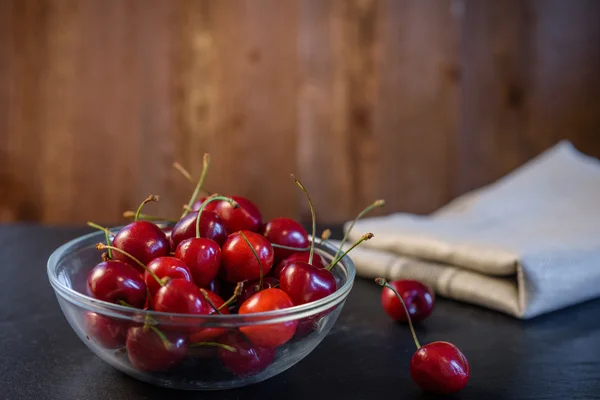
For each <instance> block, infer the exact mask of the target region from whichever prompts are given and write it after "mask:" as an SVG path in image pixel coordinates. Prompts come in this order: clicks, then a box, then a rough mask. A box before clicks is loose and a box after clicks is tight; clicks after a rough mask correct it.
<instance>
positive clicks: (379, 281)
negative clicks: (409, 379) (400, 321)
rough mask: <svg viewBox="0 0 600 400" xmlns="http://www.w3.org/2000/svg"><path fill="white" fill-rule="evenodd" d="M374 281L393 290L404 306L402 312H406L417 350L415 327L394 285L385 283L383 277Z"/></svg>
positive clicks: (418, 345) (417, 342)
mask: <svg viewBox="0 0 600 400" xmlns="http://www.w3.org/2000/svg"><path fill="white" fill-rule="evenodd" d="M375 283H377V284H378V285H379V286H384V287H387V288H388V289H390V290H391V291H392V292H394V294H395V295H396V297H397V298H398V300H400V303H402V307H403V308H404V312H405V313H406V318H408V325H409V326H410V332H411V333H412V337H413V340H414V341H415V345H416V346H417V350H418V349H420V348H421V344H420V343H419V340H418V339H417V334H416V333H415V328H414V327H413V324H412V320H411V318H410V313H409V312H408V308H406V303H404V300H403V299H402V296H400V295H399V294H398V292H397V291H396V289H394V287H393V286H392V285H390V284H389V283H387V281H386V280H385V279H384V278H376V279H375Z"/></svg>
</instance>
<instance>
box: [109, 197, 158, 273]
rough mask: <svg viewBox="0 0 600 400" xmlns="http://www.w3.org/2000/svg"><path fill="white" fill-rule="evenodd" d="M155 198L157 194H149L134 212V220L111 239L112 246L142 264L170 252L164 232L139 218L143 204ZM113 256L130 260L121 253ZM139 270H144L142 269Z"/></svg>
mask: <svg viewBox="0 0 600 400" xmlns="http://www.w3.org/2000/svg"><path fill="white" fill-rule="evenodd" d="M157 199H158V197H157V196H150V197H148V198H147V199H146V200H144V202H142V204H140V207H139V208H138V210H137V212H136V216H135V220H134V221H133V222H132V223H130V224H129V225H126V226H125V227H123V228H122V229H121V230H120V231H119V232H118V233H117V234H116V236H115V237H114V239H113V241H112V245H113V246H115V247H117V248H119V249H121V250H123V251H125V252H127V253H129V254H131V255H132V256H134V257H135V258H137V259H138V260H140V261H141V262H142V263H143V264H144V265H146V264H148V263H149V262H150V261H152V260H153V259H155V258H157V257H162V256H168V255H169V252H170V245H169V240H168V239H167V236H166V235H165V232H164V231H163V230H162V229H161V228H160V227H158V226H157V225H156V224H153V223H152V222H149V221H140V220H139V214H140V211H141V209H142V207H143V206H144V204H146V203H148V202H150V201H156V200H157ZM113 258H114V259H115V260H121V261H125V262H131V259H130V258H129V257H128V256H126V255H124V254H122V253H116V254H114V256H113ZM139 271H140V272H144V271H143V269H140V270H139Z"/></svg>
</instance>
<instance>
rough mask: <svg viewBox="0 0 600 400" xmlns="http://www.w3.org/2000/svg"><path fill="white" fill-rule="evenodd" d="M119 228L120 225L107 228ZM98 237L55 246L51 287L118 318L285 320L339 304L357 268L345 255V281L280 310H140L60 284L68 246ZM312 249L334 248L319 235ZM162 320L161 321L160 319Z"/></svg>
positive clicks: (223, 321)
mask: <svg viewBox="0 0 600 400" xmlns="http://www.w3.org/2000/svg"><path fill="white" fill-rule="evenodd" d="M109 229H111V230H113V229H117V230H118V229H119V227H115V228H109ZM94 237H97V239H98V240H97V242H102V241H104V233H103V232H100V231H99V232H91V233H88V234H86V235H83V236H80V237H78V238H75V239H72V240H70V241H68V242H66V243H64V244H63V245H61V246H60V247H58V248H57V249H56V250H54V252H52V254H51V255H50V257H49V259H48V264H47V272H48V279H49V281H50V284H51V285H52V287H53V288H54V290H55V292H56V293H57V294H58V295H60V296H61V297H62V298H63V299H65V300H67V301H69V302H71V303H72V304H74V305H76V306H79V307H83V308H85V309H87V310H88V311H91V312H95V313H98V314H101V315H106V316H111V317H116V318H121V319H131V320H139V319H140V317H141V318H145V317H146V316H148V317H151V318H155V319H158V320H161V321H166V323H167V324H171V325H190V324H192V323H193V324H194V325H195V324H197V323H203V324H204V323H208V324H209V325H214V326H224V325H232V326H239V325H246V324H248V323H259V324H263V323H267V322H268V323H274V322H285V321H289V320H294V319H298V318H305V317H309V316H312V315H315V314H318V313H321V312H323V311H326V310H328V309H331V308H333V307H335V306H336V305H338V304H339V303H340V302H342V301H343V300H345V298H346V297H347V296H348V294H349V292H350V290H351V289H352V285H353V283H354V279H355V277H356V268H355V266H354V263H353V262H352V260H351V259H350V257H349V256H346V257H344V258H343V259H342V260H341V261H340V263H339V264H338V265H336V267H335V268H341V267H343V268H345V270H346V274H347V280H346V282H345V283H344V284H343V285H342V286H341V287H340V288H339V289H338V290H336V291H335V293H332V294H330V295H329V296H327V297H324V298H322V299H320V300H317V301H314V302H311V303H307V304H302V305H299V306H294V307H290V308H284V309H280V310H274V311H267V312H260V313H253V314H213V315H196V314H181V313H166V312H160V311H153V310H142V309H137V308H136V309H133V308H130V307H126V306H122V305H119V304H114V303H109V302H106V301H102V300H98V299H95V298H93V297H90V296H88V295H86V294H83V293H80V292H78V291H76V290H74V289H72V288H70V287H68V286H66V285H65V284H63V283H62V282H61V281H60V280H59V278H58V275H57V270H58V266H59V264H60V262H61V260H62V259H63V257H65V256H66V255H67V254H68V253H69V251H70V250H72V249H73V248H76V247H77V245H79V244H81V243H82V242H86V241H91V239H92V238H94ZM315 249H319V250H321V251H324V252H326V253H328V254H329V255H330V256H333V255H335V253H336V252H337V248H336V247H334V246H333V245H331V244H329V243H322V242H321V241H320V240H319V239H317V240H316V241H315ZM161 323H162V322H161Z"/></svg>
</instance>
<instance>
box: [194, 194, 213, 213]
mask: <svg viewBox="0 0 600 400" xmlns="http://www.w3.org/2000/svg"><path fill="white" fill-rule="evenodd" d="M206 199H208V196H202V197H200V199H198V200H196V201H195V202H194V204H192V211H198V210H199V209H200V207H202V204H203V203H204V202H205V201H206ZM216 207H217V203H216V202H212V203H209V204H207V205H206V207H205V208H204V210H205V211H215V208H216Z"/></svg>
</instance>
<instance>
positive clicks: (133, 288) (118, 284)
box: [87, 254, 146, 308]
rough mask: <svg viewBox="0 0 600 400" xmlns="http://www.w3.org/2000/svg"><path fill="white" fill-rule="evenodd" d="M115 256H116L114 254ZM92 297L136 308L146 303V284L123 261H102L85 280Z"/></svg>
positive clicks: (135, 271)
mask: <svg viewBox="0 0 600 400" xmlns="http://www.w3.org/2000/svg"><path fill="white" fill-rule="evenodd" d="M115 255H116V254H115ZM87 283H88V288H89V290H90V293H91V294H92V296H94V297H95V298H97V299H99V300H103V301H108V302H111V303H117V304H119V303H120V302H125V303H127V304H128V305H130V306H132V307H136V308H142V307H143V306H144V304H145V303H146V284H145V283H144V279H143V278H142V276H141V275H140V273H139V272H138V270H137V269H135V268H134V267H132V266H131V265H129V264H127V263H126V262H123V261H115V260H108V261H102V262H101V263H99V264H98V265H96V266H95V267H94V268H92V270H91V271H90V273H89V275H88V279H87Z"/></svg>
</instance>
